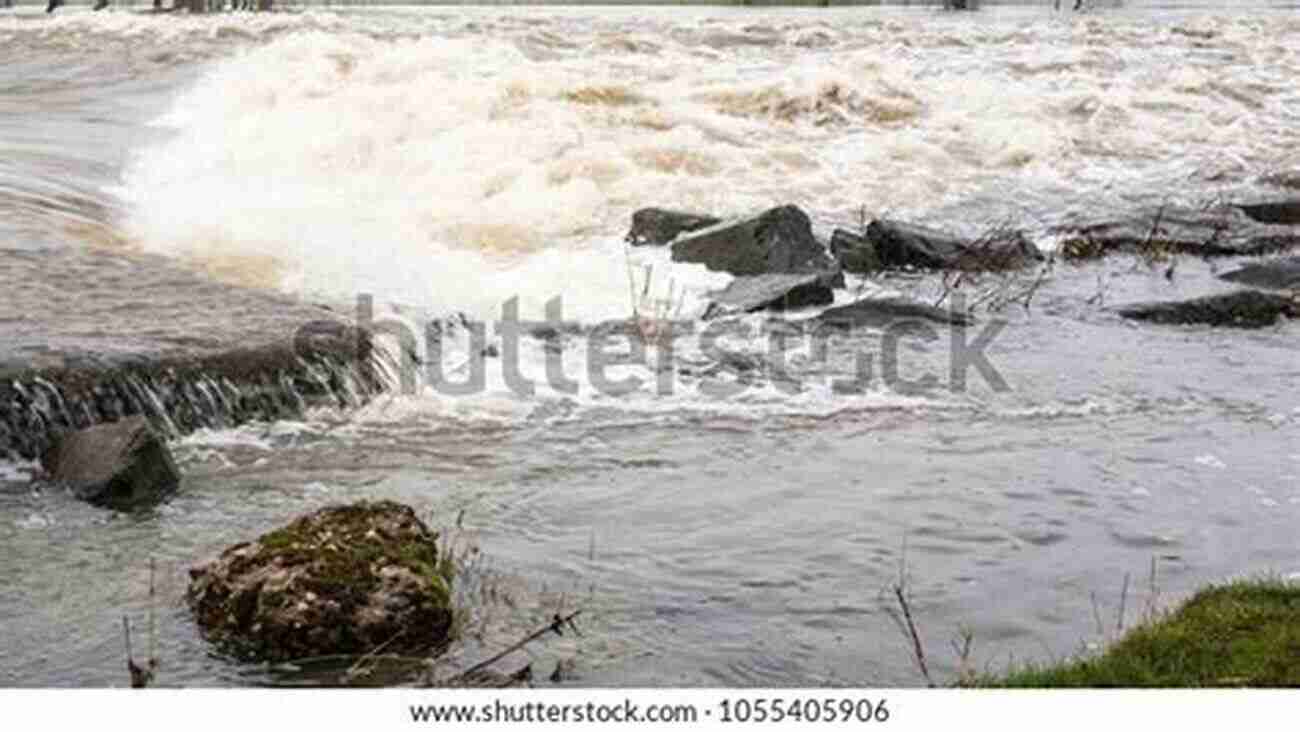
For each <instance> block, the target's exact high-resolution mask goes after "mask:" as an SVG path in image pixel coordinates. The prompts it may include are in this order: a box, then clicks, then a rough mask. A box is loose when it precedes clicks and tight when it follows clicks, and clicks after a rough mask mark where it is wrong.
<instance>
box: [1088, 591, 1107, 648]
mask: <svg viewBox="0 0 1300 732" xmlns="http://www.w3.org/2000/svg"><path fill="white" fill-rule="evenodd" d="M1088 598H1089V599H1090V600H1092V619H1093V621H1094V622H1096V623H1097V636H1098V637H1100V638H1104V637H1106V626H1105V624H1103V623H1102V622H1101V607H1099V606H1098V605H1097V591H1096V590H1093V591H1092V592H1089V593H1088Z"/></svg>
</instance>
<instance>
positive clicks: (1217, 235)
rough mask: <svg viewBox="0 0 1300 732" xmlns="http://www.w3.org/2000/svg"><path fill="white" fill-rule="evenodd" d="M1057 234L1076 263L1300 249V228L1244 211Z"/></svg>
mask: <svg viewBox="0 0 1300 732" xmlns="http://www.w3.org/2000/svg"><path fill="white" fill-rule="evenodd" d="M1256 215H1261V216H1262V215H1264V214H1261V213H1258V212H1257V213H1256ZM1053 232H1054V233H1055V234H1057V235H1059V236H1060V237H1061V253H1062V254H1063V255H1064V256H1065V258H1067V259H1075V260H1080V259H1095V258H1098V257H1103V256H1106V255H1109V254H1112V253H1115V252H1128V253H1135V254H1141V255H1144V256H1166V255H1174V254H1189V255H1192V256H1199V257H1231V256H1241V255H1260V254H1272V253H1275V252H1280V251H1283V250H1285V249H1289V248H1291V247H1294V246H1297V245H1300V227H1296V226H1289V225H1285V224H1279V223H1269V222H1265V221H1262V220H1257V219H1255V218H1253V217H1251V216H1250V215H1248V214H1247V213H1246V212H1245V210H1244V209H1243V208H1242V207H1240V206H1220V207H1214V208H1208V209H1191V208H1185V207H1178V206H1164V207H1159V208H1154V209H1150V210H1146V211H1139V212H1137V213H1134V214H1132V215H1128V216H1123V217H1116V218H1100V219H1096V220H1092V221H1081V222H1076V223H1070V224H1066V225H1063V226H1058V227H1054V229H1053Z"/></svg>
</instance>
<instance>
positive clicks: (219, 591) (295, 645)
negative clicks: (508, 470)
mask: <svg viewBox="0 0 1300 732" xmlns="http://www.w3.org/2000/svg"><path fill="white" fill-rule="evenodd" d="M452 580H453V570H452V565H451V562H450V561H448V560H447V559H446V558H444V557H440V556H439V552H438V534H437V533H436V532H433V531H431V530H430V529H429V528H428V527H427V526H426V525H425V524H424V523H423V522H422V521H420V519H419V517H418V516H417V515H416V513H415V511H414V510H413V509H411V508H410V507H409V506H404V505H402V504H399V503H394V502H392V501H375V502H368V501H362V502H360V503H354V504H350V505H342V506H329V507H326V508H323V509H321V510H319V511H316V512H314V513H311V514H308V515H306V516H302V517H300V518H298V519H296V520H294V521H293V522H292V523H290V524H289V525H287V526H285V527H283V528H280V529H276V530H275V531H271V532H269V533H266V534H263V535H262V536H261V537H259V538H258V539H257V540H256V541H253V542H246V543H243V544H237V545H235V546H232V547H230V548H229V549H226V550H225V551H224V552H222V554H221V556H220V557H218V558H217V559H216V560H214V561H212V562H210V563H208V564H206V565H203V566H201V567H196V568H194V569H191V570H190V587H189V593H188V599H189V603H190V607H191V608H192V609H193V611H194V614H195V617H196V619H197V621H198V624H199V626H200V628H201V629H202V630H203V632H204V634H205V635H206V636H207V637H208V639H209V640H211V641H213V642H214V643H216V644H218V645H219V646H221V647H223V648H224V649H226V650H228V651H230V652H233V653H235V654H236V655H239V656H242V657H246V658H250V659H254V660H264V661H287V660H293V659H301V658H310V657H316V656H326V655H342V654H365V653H369V652H371V651H374V650H375V649H377V648H380V647H382V648H383V651H384V653H387V654H397V655H421V654H428V653H432V652H436V651H437V650H438V649H440V648H441V647H443V646H445V645H446V643H447V641H448V640H449V635H450V633H451V628H452V608H451V583H452Z"/></svg>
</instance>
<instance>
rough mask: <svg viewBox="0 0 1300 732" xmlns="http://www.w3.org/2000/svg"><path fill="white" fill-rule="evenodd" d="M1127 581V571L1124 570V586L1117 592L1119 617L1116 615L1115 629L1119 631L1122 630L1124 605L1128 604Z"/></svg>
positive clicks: (1121, 631)
mask: <svg viewBox="0 0 1300 732" xmlns="http://www.w3.org/2000/svg"><path fill="white" fill-rule="evenodd" d="M1128 581H1129V573H1128V572H1125V573H1124V588H1123V589H1121V590H1120V593H1119V617H1117V618H1116V620H1115V630H1116V631H1118V632H1120V633H1123V632H1124V613H1125V607H1126V606H1127V605H1128Z"/></svg>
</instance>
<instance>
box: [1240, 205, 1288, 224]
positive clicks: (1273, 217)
mask: <svg viewBox="0 0 1300 732" xmlns="http://www.w3.org/2000/svg"><path fill="white" fill-rule="evenodd" d="M1237 208H1239V209H1241V212H1242V213H1244V214H1246V215H1247V216H1249V217H1250V218H1251V219H1253V220H1255V221H1258V222H1260V223H1261V224H1283V225H1287V226H1300V199H1296V200H1294V201H1266V202H1264V203H1239V204H1237Z"/></svg>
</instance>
